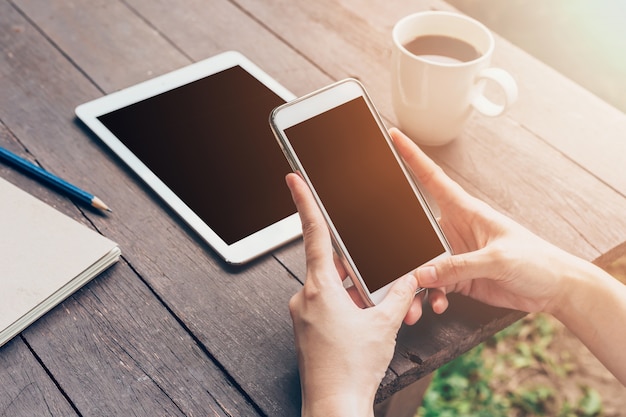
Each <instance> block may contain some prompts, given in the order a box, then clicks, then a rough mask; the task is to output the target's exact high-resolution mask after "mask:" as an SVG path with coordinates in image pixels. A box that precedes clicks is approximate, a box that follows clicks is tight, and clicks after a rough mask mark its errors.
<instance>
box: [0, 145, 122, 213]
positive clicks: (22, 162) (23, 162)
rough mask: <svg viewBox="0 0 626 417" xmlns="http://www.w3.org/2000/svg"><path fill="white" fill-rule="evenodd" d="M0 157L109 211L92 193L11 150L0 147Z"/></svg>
mask: <svg viewBox="0 0 626 417" xmlns="http://www.w3.org/2000/svg"><path fill="white" fill-rule="evenodd" d="M0 159H2V160H4V161H6V162H9V163H11V164H13V165H15V166H17V167H19V168H22V169H23V170H24V171H26V172H28V173H29V174H32V175H34V176H35V177H36V178H37V179H39V180H41V181H42V182H45V183H47V184H49V185H52V186H54V187H56V188H58V189H59V190H61V191H63V192H65V193H66V194H68V195H69V196H71V197H74V198H76V199H77V200H79V201H81V202H83V203H85V204H89V205H90V206H92V207H95V208H97V209H99V210H106V211H111V209H110V208H109V207H108V206H107V205H106V204H104V202H103V201H102V200H100V199H99V198H98V197H96V196H94V195H93V194H89V193H88V192H87V191H83V190H81V189H80V188H78V187H76V186H75V185H72V184H70V183H69V182H67V181H65V180H64V179H62V178H59V177H57V176H56V175H54V174H51V173H49V172H48V171H46V170H45V169H43V168H41V167H39V166H37V165H35V164H33V163H32V162H30V161H29V160H27V159H24V158H22V157H20V156H17V155H16V154H14V153H13V152H11V151H9V150H6V149H4V148H2V147H0Z"/></svg>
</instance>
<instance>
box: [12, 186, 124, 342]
mask: <svg viewBox="0 0 626 417" xmlns="http://www.w3.org/2000/svg"><path fill="white" fill-rule="evenodd" d="M119 256H120V249H119V247H118V246H117V244H116V243H114V242H113V241H111V240H109V239H107V238H106V237H104V236H102V235H100V234H98V233H97V232H95V231H94V230H92V229H89V228H88V227H86V226H84V225H82V224H80V223H78V222H77V221H75V220H74V219H71V218H70V217H68V216H66V215H65V214H63V213H61V212H59V211H57V210H55V209H54V208H52V207H50V206H49V205H47V204H45V203H43V202H42V201H40V200H38V199H37V198H35V197H33V196H31V195H30V194H28V193H27V192H25V191H23V190H21V189H20V188H18V187H16V186H14V185H13V184H11V183H9V182H7V181H6V180H4V179H2V178H0V265H2V266H1V267H0V346H2V345H3V344H5V343H6V342H8V341H9V340H10V339H12V338H13V337H14V336H15V335H17V334H18V333H20V332H21V331H22V330H24V329H25V328H26V327H27V326H29V325H30V324H31V323H33V322H34V321H35V320H37V319H38V318H39V317H41V316H42V315H43V314H45V313H46V312H48V311H49V310H50V309H52V308H53V307H54V306H56V305H57V304H59V303H60V302H61V301H63V300H64V299H66V298H67V297H68V296H70V295H71V294H72V293H74V292H75V291H77V290H78V289H79V288H80V287H82V286H83V285H85V284H86V283H87V282H89V281H90V280H91V279H92V278H94V277H95V276H97V275H98V274H99V273H100V272H102V271H104V270H105V269H106V268H108V267H109V266H111V265H112V264H113V263H115V262H116V261H117V260H118V259H119Z"/></svg>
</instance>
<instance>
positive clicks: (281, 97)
mask: <svg viewBox="0 0 626 417" xmlns="http://www.w3.org/2000/svg"><path fill="white" fill-rule="evenodd" d="M293 98H294V95H293V94H292V93H290V92H289V91H288V90H287V89H285V88H284V87H283V86H281V85H280V84H279V83H278V82H277V81H276V80H274V79H273V78H271V77H270V76H269V75H267V74H266V73H265V72H263V71H262V70H261V69H259V68H258V67H257V66H256V65H254V64H253V63H252V62H251V61H250V60H249V59H247V58H246V57H244V56H243V55H242V54H240V53H238V52H234V51H230V52H225V53H222V54H219V55H216V56H214V57H212V58H209V59H206V60H204V61H200V62H197V63H194V64H192V65H189V66H187V67H184V68H181V69H179V70H176V71H173V72H170V73H168V74H165V75H162V76H159V77H156V78H153V79H151V80H148V81H145V82H142V83H140V84H137V85H134V86H132V87H129V88H126V89H124V90H120V91H118V92H115V93H112V94H110V95H107V96H104V97H101V98H99V99H96V100H93V101H90V102H88V103H85V104H82V105H80V106H78V107H77V108H76V115H77V117H78V118H79V119H80V120H82V121H83V122H84V123H85V124H86V125H87V126H88V127H89V128H90V129H91V130H92V131H93V132H94V133H95V134H96V135H97V136H98V137H99V138H100V139H101V140H102V141H103V142H104V143H105V144H106V145H107V146H108V147H110V148H111V149H112V150H113V152H114V153H115V154H117V155H118V156H119V157H120V158H121V159H122V160H123V161H124V162H125V163H126V164H127V165H128V166H129V167H130V168H131V169H132V170H133V171H134V172H136V173H137V175H139V177H140V178H142V180H143V181H145V183H146V184H148V186H150V187H151V188H152V189H153V190H154V191H155V192H156V193H157V194H158V195H159V196H160V197H161V198H162V199H163V200H164V201H165V202H166V203H167V204H168V205H169V206H170V207H171V208H172V209H173V210H174V211H175V212H176V213H177V214H178V215H179V216H180V217H181V218H182V219H183V220H184V221H185V222H186V223H188V224H189V225H190V226H191V228H193V229H194V230H195V231H196V232H197V233H198V234H199V235H200V236H201V237H202V238H203V239H204V240H205V241H206V242H207V243H208V244H209V245H210V246H211V247H213V248H214V249H215V251H216V252H217V253H218V254H219V255H220V256H221V257H222V258H223V259H224V260H225V261H226V262H228V263H232V264H241V263H245V262H247V261H249V260H251V259H253V258H255V257H258V256H260V255H262V254H264V253H267V252H269V251H271V250H272V249H275V248H277V247H278V246H280V245H282V244H284V243H286V242H288V241H290V240H293V239H295V238H296V237H298V236H299V235H300V234H301V233H302V229H301V226H300V221H299V218H298V214H297V212H296V208H295V206H294V204H293V202H292V200H291V195H290V193H289V190H288V188H287V186H286V185H285V175H286V174H287V173H289V172H291V168H290V167H289V164H288V162H287V161H286V159H285V157H284V156H283V154H282V151H281V149H280V147H279V146H278V144H277V142H276V139H275V138H274V135H273V133H272V131H271V129H270V126H269V123H268V118H269V114H270V112H271V111H272V109H274V108H275V107H276V106H278V105H280V104H283V103H285V102H286V101H289V100H291V99H293ZM155 233H158V231H155Z"/></svg>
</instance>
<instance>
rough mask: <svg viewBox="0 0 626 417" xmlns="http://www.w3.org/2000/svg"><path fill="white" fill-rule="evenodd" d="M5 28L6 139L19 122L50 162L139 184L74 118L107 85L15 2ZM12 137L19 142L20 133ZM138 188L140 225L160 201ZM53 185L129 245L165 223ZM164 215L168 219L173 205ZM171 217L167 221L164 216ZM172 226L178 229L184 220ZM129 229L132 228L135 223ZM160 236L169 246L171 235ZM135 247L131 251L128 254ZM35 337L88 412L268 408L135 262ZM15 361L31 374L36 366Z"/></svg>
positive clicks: (1, 40) (68, 170) (55, 199)
mask: <svg viewBox="0 0 626 417" xmlns="http://www.w3.org/2000/svg"><path fill="white" fill-rule="evenodd" d="M0 33H1V34H0V50H2V51H3V60H2V65H1V66H0V71H1V74H2V77H1V78H0V80H1V85H0V91H2V94H1V95H0V108H2V109H3V113H2V121H3V123H4V124H5V125H6V129H3V132H4V134H3V136H2V137H1V140H2V142H3V145H5V144H9V143H10V142H11V141H12V138H10V137H8V135H7V131H8V130H10V131H11V132H12V133H13V134H15V136H16V137H17V139H18V140H19V141H20V143H21V144H22V145H23V146H25V147H27V148H28V149H29V151H30V152H31V154H32V155H34V156H35V157H36V158H37V160H39V161H40V162H41V163H42V164H43V166H45V167H46V168H48V169H50V170H52V171H54V172H56V173H59V174H60V175H62V176H64V177H65V178H68V179H70V181H73V182H75V183H77V184H81V185H82V186H84V187H85V188H89V189H90V190H95V192H96V193H98V194H100V195H101V196H103V198H104V199H106V197H107V196H109V197H111V201H112V202H116V201H117V198H114V196H113V195H112V194H111V193H113V192H114V191H115V190H116V189H117V188H123V189H125V188H128V187H129V186H130V185H132V184H133V181H132V179H131V178H128V177H127V175H126V174H125V173H124V172H123V171H121V170H120V169H119V168H118V167H117V165H115V163H113V162H112V161H111V160H109V159H107V158H106V156H105V154H103V152H102V149H101V148H100V147H99V146H98V145H96V144H95V143H94V142H93V141H90V140H87V139H86V138H85V135H84V133H83V132H82V131H81V129H79V128H77V126H76V125H75V124H74V123H73V107H74V106H75V105H76V104H77V103H78V102H80V101H84V100H85V99H86V97H88V96H93V95H94V94H97V93H98V91H97V90H96V89H95V87H94V86H93V85H92V84H91V83H90V81H89V80H88V79H86V78H85V77H84V75H83V74H81V73H80V71H78V70H77V69H76V68H75V67H74V66H73V65H72V64H71V63H70V62H69V61H68V60H67V59H66V58H65V57H64V56H63V55H62V54H61V53H59V51H57V50H56V49H55V48H53V47H52V46H51V44H50V43H49V42H48V41H47V40H46V39H45V38H44V37H43V36H42V35H41V34H40V33H39V31H38V30H37V29H36V28H34V27H32V26H31V25H30V24H29V23H28V22H27V21H25V20H24V18H23V17H22V16H21V15H20V14H19V13H17V12H16V11H15V10H14V9H13V8H12V7H11V6H10V5H9V4H8V3H5V2H2V3H1V4H0ZM5 142H6V143H5ZM11 147H13V148H15V147H16V143H15V142H14V141H13V143H12V144H11ZM23 151H24V148H22V152H23ZM68 162H69V163H68ZM89 179H93V181H90V180H89ZM98 179H101V180H103V181H102V182H100V181H98ZM29 181H30V180H29ZM125 181H126V184H125ZM95 183H98V185H99V186H96V185H95ZM22 184H24V185H26V184H27V182H26V181H25V182H23V183H22ZM101 187H102V188H101ZM31 188H32V189H37V190H39V189H40V188H39V187H37V185H36V183H34V182H33V183H32V187H31V186H27V187H25V189H27V190H29V191H30V189H31ZM105 189H107V190H109V191H110V192H111V193H107V192H104V190H105ZM98 190H100V191H102V192H98ZM138 192H139V193H141V191H140V190H138V189H137V187H136V186H135V188H134V189H129V190H128V191H127V193H126V194H125V195H123V196H122V197H123V198H125V199H126V200H128V201H130V202H131V203H130V204H129V205H130V207H128V205H127V211H133V212H135V213H139V217H140V220H139V221H137V220H136V218H135V221H136V222H137V223H141V221H142V220H143V219H142V217H143V214H144V213H145V212H144V211H143V210H141V208H142V205H145V206H150V205H151V204H152V205H153V203H152V201H151V199H150V198H149V197H148V196H146V195H145V194H144V195H143V200H140V201H139V202H138V203H139V206H134V205H133V202H134V201H135V200H136V199H135V198H133V194H135V193H138ZM46 195H47V198H46V201H47V202H49V203H50V204H51V205H53V206H57V207H59V208H60V209H62V211H64V212H65V213H66V214H68V215H70V216H72V217H74V218H77V219H81V218H82V220H83V221H84V220H85V219H90V220H95V221H94V222H93V223H98V228H99V230H100V231H101V232H103V233H104V234H106V235H107V236H110V237H112V238H113V239H115V240H117V241H118V242H119V243H120V244H121V245H122V249H123V251H124V253H126V252H127V248H128V247H130V246H131V244H130V243H129V240H132V241H133V242H135V241H136V240H137V239H138V240H139V241H142V240H150V239H151V238H153V237H154V230H155V229H153V228H152V226H153V225H154V224H149V222H147V226H146V225H144V229H146V228H147V229H149V231H147V230H144V232H145V233H144V234H143V235H141V236H137V235H134V234H132V233H130V234H129V235H128V236H130V237H124V236H121V235H119V234H118V235H115V234H114V233H110V232H111V230H112V229H111V228H110V227H109V226H112V222H113V224H115V222H118V221H119V218H118V217H117V214H113V215H111V216H109V217H106V216H101V215H99V214H97V213H94V212H90V211H86V212H85V213H84V215H83V214H81V212H80V211H78V210H77V209H76V207H75V206H74V205H73V204H71V203H69V204H68V203H67V202H68V200H67V199H65V198H64V197H62V196H60V195H56V194H54V193H52V192H47V193H46ZM112 205H113V206H114V208H115V209H117V208H118V206H117V204H114V203H112ZM119 207H121V205H120V206H119ZM121 212H122V213H123V212H124V210H121ZM160 216H161V217H165V218H168V217H167V216H166V215H165V214H163V213H161V214H160ZM160 226H163V224H157V225H156V227H157V228H158V227H160ZM169 227H170V228H175V229H176V230H179V228H178V227H176V225H175V223H171V224H170V225H169ZM120 229H121V230H122V234H123V233H124V231H125V230H123V229H122V228H120ZM129 229H131V230H132V229H133V227H132V226H130V227H129ZM180 233H181V234H184V232H180ZM188 240H189V239H188ZM173 241H174V242H175V239H174V240H173ZM161 246H162V249H163V250H164V251H167V249H168V248H167V246H166V245H163V244H162V245H161ZM140 251H141V249H140ZM132 253H133V251H132V250H128V254H129V255H132ZM179 255H180V254H179ZM205 256H206V255H205ZM178 262H180V259H179V260H178ZM174 283H175V282H174ZM24 337H26V339H27V340H28V342H29V344H30V345H31V346H32V348H33V349H34V351H35V352H36V353H37V355H38V357H39V358H40V359H41V361H42V362H43V363H44V364H45V366H46V369H47V370H48V371H49V372H50V373H51V375H53V377H54V379H55V381H57V383H58V384H59V386H60V387H62V388H63V390H64V391H65V392H67V393H68V397H69V398H70V400H71V401H72V402H73V404H74V405H75V407H76V408H77V409H78V410H80V412H81V413H84V414H103V415H134V414H141V413H142V411H141V410H142V409H145V411H146V413H147V414H153V412H156V414H161V413H162V414H167V415H185V414H187V415H198V414H199V415H255V414H257V411H255V408H254V407H253V406H252V405H251V404H250V403H249V402H248V400H246V398H245V397H244V396H242V395H241V393H240V392H239V391H238V389H237V388H236V387H235V386H233V384H232V382H231V380H230V379H229V378H227V377H225V376H224V374H223V372H222V371H221V369H220V368H218V367H217V366H216V365H215V364H214V363H213V361H212V357H211V356H210V355H209V356H207V352H205V351H204V349H203V347H202V346H200V345H198V344H197V343H196V340H195V339H194V338H192V337H191V336H190V335H189V334H188V332H187V330H186V329H185V328H184V327H182V326H181V325H180V323H179V321H178V320H177V319H176V318H175V317H173V316H172V315H171V313H170V311H169V310H168V309H167V306H164V305H163V304H162V302H161V301H160V299H159V298H158V297H156V296H155V294H154V293H153V292H152V291H151V289H150V288H149V287H147V286H146V285H145V283H144V282H143V281H142V280H141V279H139V276H138V275H137V273H136V272H135V271H134V270H133V269H132V268H130V267H129V266H128V265H127V264H126V263H125V262H124V261H122V262H120V263H119V264H118V265H116V266H114V267H113V268H112V269H110V270H109V271H107V272H106V273H104V274H102V275H101V276H100V277H98V278H96V279H95V280H94V281H93V282H92V283H91V284H90V285H89V286H87V287H85V289H83V290H82V291H80V292H79V293H77V294H76V295H75V296H73V297H71V298H70V299H68V300H67V301H66V302H64V303H63V304H62V305H61V306H59V307H58V308H56V309H54V310H53V311H51V312H50V313H49V314H47V315H46V316H44V317H43V318H42V319H40V320H39V321H37V322H36V323H35V324H33V325H32V326H31V327H30V328H29V329H28V330H27V331H25V332H24ZM68 341H71V343H68ZM3 356H5V358H6V360H7V361H8V362H9V361H10V362H13V361H12V360H11V359H12V355H10V351H4V350H3ZM13 359H16V358H13ZM5 371H9V369H3V373H4V372H5ZM10 371H11V373H20V372H27V368H26V367H24V368H22V367H15V368H12V369H10ZM44 383H45V381H42V388H41V389H42V390H43V389H44V388H45V385H44ZM2 395H3V397H2V398H3V400H2V402H3V403H5V399H6V403H10V402H11V401H14V400H15V398H12V397H11V396H12V395H13V394H11V392H9V391H4V390H3V392H2ZM5 395H6V396H5Z"/></svg>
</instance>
